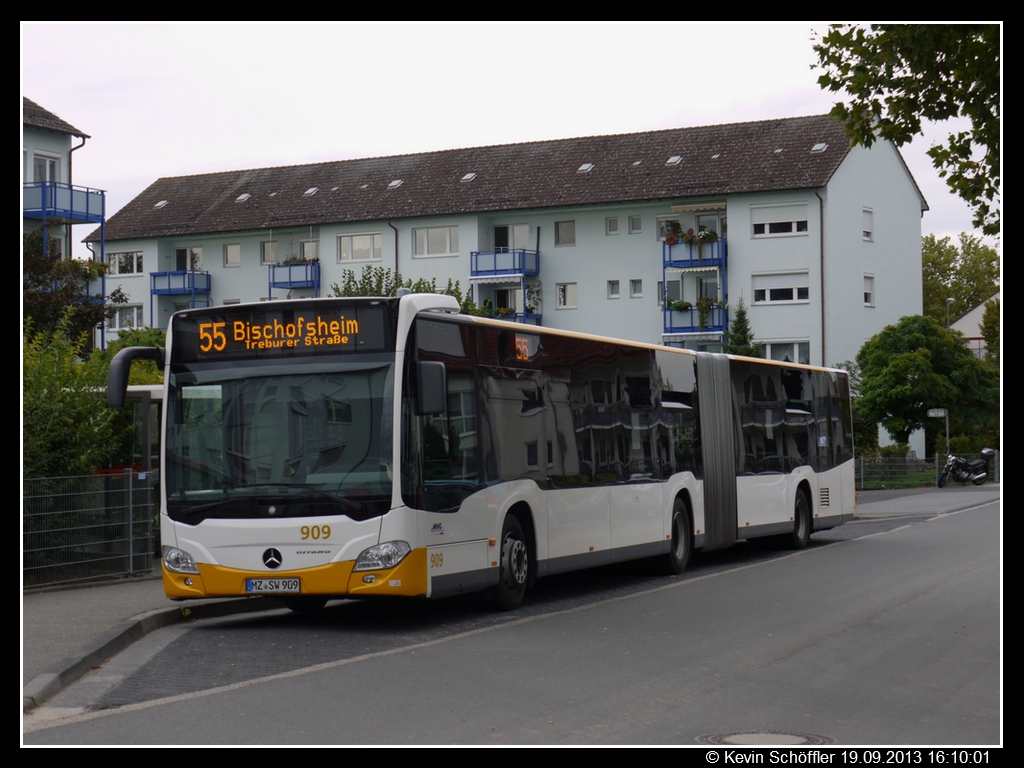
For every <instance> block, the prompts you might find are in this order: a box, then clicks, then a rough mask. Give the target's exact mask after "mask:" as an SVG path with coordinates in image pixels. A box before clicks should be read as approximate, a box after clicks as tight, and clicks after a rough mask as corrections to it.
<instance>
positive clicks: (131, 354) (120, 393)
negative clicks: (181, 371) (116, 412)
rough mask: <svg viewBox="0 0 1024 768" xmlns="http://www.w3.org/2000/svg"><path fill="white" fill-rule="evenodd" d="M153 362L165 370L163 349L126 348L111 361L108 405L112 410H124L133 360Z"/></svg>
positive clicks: (108, 380) (108, 376)
mask: <svg viewBox="0 0 1024 768" xmlns="http://www.w3.org/2000/svg"><path fill="white" fill-rule="evenodd" d="M136 358H138V359H139V360H152V361H153V362H154V363H156V365H157V367H158V368H159V369H160V370H163V368H164V348H163V347H125V348H124V349H122V350H121V351H120V352H118V353H117V354H116V355H114V359H113V360H111V361H110V370H109V371H108V372H107V405H109V406H110V407H111V408H124V400H125V395H126V394H127V392H128V373H129V372H130V371H131V368H132V360H135V359H136Z"/></svg>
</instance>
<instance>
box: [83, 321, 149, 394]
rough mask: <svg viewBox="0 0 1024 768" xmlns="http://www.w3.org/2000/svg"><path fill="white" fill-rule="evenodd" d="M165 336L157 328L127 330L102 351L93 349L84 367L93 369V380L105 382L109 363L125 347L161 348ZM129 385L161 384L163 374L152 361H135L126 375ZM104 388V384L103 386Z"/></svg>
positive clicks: (121, 332) (120, 333)
mask: <svg viewBox="0 0 1024 768" xmlns="http://www.w3.org/2000/svg"><path fill="white" fill-rule="evenodd" d="M166 344H167V341H166V334H165V333H164V332H163V331H161V330H160V329H159V328H129V329H126V330H122V331H120V332H119V333H118V334H117V338H116V339H114V340H113V341H111V342H110V343H109V344H108V345H107V348H106V349H104V350H99V349H95V350H93V351H92V354H90V355H89V359H88V360H87V361H86V365H87V366H89V367H90V368H92V369H94V373H93V374H91V375H92V376H93V377H94V378H96V379H98V380H100V381H103V382H106V380H107V373H108V372H109V370H110V361H111V360H113V359H114V355H116V354H117V353H118V352H120V351H121V350H122V349H124V348H125V347H163V346H166ZM128 383H129V384H163V383H164V372H163V371H162V370H160V369H159V368H157V366H156V363H154V362H153V361H152V360H135V361H134V362H133V363H132V367H131V369H130V370H129V373H128ZM104 386H105V384H104Z"/></svg>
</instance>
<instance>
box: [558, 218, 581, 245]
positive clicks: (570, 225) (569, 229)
mask: <svg viewBox="0 0 1024 768" xmlns="http://www.w3.org/2000/svg"><path fill="white" fill-rule="evenodd" d="M555 245H576V222H575V221H556V222H555Z"/></svg>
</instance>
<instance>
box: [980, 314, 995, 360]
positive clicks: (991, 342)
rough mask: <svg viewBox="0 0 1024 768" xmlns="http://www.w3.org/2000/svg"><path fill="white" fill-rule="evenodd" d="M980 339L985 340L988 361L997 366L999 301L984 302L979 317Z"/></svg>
mask: <svg viewBox="0 0 1024 768" xmlns="http://www.w3.org/2000/svg"><path fill="white" fill-rule="evenodd" d="M981 338H983V339H984V340H985V347H986V348H987V350H988V351H987V353H986V354H987V355H988V359H989V360H991V361H992V362H993V363H995V364H996V365H997V366H998V365H999V299H992V300H991V301H986V302H985V313H984V314H983V315H982V316H981Z"/></svg>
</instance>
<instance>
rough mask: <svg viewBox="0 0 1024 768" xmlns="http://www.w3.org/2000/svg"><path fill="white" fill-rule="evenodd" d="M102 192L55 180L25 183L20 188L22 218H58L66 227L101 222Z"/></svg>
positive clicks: (103, 211)
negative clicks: (62, 220) (67, 225)
mask: <svg viewBox="0 0 1024 768" xmlns="http://www.w3.org/2000/svg"><path fill="white" fill-rule="evenodd" d="M105 215H106V193H105V192H104V191H103V190H102V189H90V188H89V187H78V186H73V185H71V184H64V183H63V182H59V181H33V182H27V183H25V184H24V185H23V188H22V216H23V217H24V218H26V219H48V218H50V217H58V218H61V219H64V220H65V221H66V222H68V223H70V224H80V223H85V222H93V223H96V224H99V223H102V222H103V221H104V218H105Z"/></svg>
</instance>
